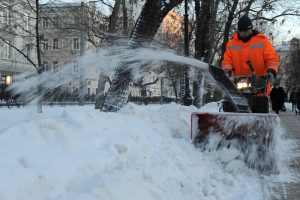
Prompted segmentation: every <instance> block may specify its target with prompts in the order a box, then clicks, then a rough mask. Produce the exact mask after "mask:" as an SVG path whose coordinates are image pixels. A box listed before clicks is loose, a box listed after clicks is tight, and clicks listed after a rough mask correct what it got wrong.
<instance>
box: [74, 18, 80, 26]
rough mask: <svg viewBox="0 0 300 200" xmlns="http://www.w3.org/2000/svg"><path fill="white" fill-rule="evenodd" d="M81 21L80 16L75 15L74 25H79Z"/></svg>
mask: <svg viewBox="0 0 300 200" xmlns="http://www.w3.org/2000/svg"><path fill="white" fill-rule="evenodd" d="M79 22H80V19H79V16H75V17H74V25H75V26H79V24H80V23H79Z"/></svg>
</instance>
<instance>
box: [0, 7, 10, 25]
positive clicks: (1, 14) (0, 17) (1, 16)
mask: <svg viewBox="0 0 300 200" xmlns="http://www.w3.org/2000/svg"><path fill="white" fill-rule="evenodd" d="M0 22H1V23H3V24H8V22H9V12H8V11H5V10H2V11H0Z"/></svg>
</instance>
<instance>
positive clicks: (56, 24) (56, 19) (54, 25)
mask: <svg viewBox="0 0 300 200" xmlns="http://www.w3.org/2000/svg"><path fill="white" fill-rule="evenodd" d="M58 20H59V19H58V17H54V18H53V27H58Z"/></svg>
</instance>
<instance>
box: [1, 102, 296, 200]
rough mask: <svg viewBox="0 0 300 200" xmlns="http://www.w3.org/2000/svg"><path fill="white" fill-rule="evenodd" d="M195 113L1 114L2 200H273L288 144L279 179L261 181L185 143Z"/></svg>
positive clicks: (172, 108)
mask: <svg viewBox="0 0 300 200" xmlns="http://www.w3.org/2000/svg"><path fill="white" fill-rule="evenodd" d="M201 110H202V111H217V110H218V107H217V104H216V103H211V104H208V105H206V106H204V107H202V108H201ZM194 111H199V110H197V109H196V108H195V107H192V106H191V107H185V106H181V105H177V104H174V103H172V104H168V105H148V106H138V105H135V104H132V103H130V104H128V105H127V106H126V107H125V108H123V109H122V110H121V111H120V112H119V113H102V112H99V111H98V110H95V109H94V108H93V106H82V107H79V106H67V107H59V106H57V107H44V108H43V113H42V114H38V113H36V108H35V107H29V106H28V107H24V108H19V109H18V108H13V109H6V108H1V109H0V117H1V119H2V120H1V124H0V180H1V181H0V199H1V200H2V199H3V200H20V199H24V200H94V199H95V200H96V199H97V200H99V199H105V200H118V199H120V200H125V199H128V200H135V199H136V200H141V199H143V200H150V199H151V200H152V199H153V200H157V199H164V200H168V199H172V200H177V199H178V200H191V199H201V200H208V199H209V200H215V199H216V200H217V199H218V200H241V199H243V200H247V199H249V200H250V199H251V200H262V199H268V198H269V196H270V194H271V191H270V190H269V189H268V188H269V186H266V185H265V183H266V182H267V183H270V184H271V182H276V181H277V182H278V181H289V180H291V174H290V173H289V170H288V169H287V167H286V166H285V163H284V160H285V159H287V158H288V157H289V156H291V155H289V154H288V153H285V152H287V150H286V149H287V146H286V145H287V142H288V141H285V140H283V139H282V138H281V137H279V143H278V144H279V145H278V148H279V149H280V148H281V147H282V146H285V151H280V150H279V152H281V153H280V154H279V156H280V159H279V160H280V174H279V175H276V176H271V177H262V176H260V175H258V174H257V172H256V171H253V170H250V169H248V168H246V167H245V165H244V163H243V162H241V161H240V160H236V159H235V155H236V152H235V151H232V150H226V149H225V150H224V151H218V152H201V151H200V150H199V149H196V148H195V147H194V146H193V145H192V144H191V141H190V135H189V133H190V115H191V113H192V112H194ZM280 130H281V131H280V132H282V129H280ZM280 134H281V133H280ZM288 145H289V146H291V145H290V144H288Z"/></svg>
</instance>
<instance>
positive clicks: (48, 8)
mask: <svg viewBox="0 0 300 200" xmlns="http://www.w3.org/2000/svg"><path fill="white" fill-rule="evenodd" d="M40 13H41V15H40V23H39V26H40V34H41V38H42V41H41V62H42V65H43V67H44V69H45V71H48V72H49V73H52V74H53V75H55V73H56V72H59V71H61V70H62V69H66V70H65V71H64V76H69V77H70V76H71V77H73V78H72V79H71V80H72V81H70V82H69V83H68V84H64V85H62V86H61V88H63V89H64V90H68V91H69V92H74V91H76V90H79V87H80V75H81V74H82V75H83V77H84V80H83V85H84V86H83V87H84V94H85V95H87V94H88V95H93V94H94V95H95V94H96V89H97V86H98V77H99V73H100V70H99V69H98V68H97V66H83V65H81V62H80V59H79V58H80V57H82V56H84V55H91V54H95V53H96V47H95V46H94V45H93V44H92V43H91V42H89V41H88V40H87V39H86V38H87V37H88V35H87V34H88V28H89V20H90V19H91V18H90V17H91V15H92V13H95V5H94V4H83V3H55V4H46V5H43V6H42V7H41V12H40ZM58 75H60V76H61V73H58ZM64 76H61V77H60V78H61V79H64Z"/></svg>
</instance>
